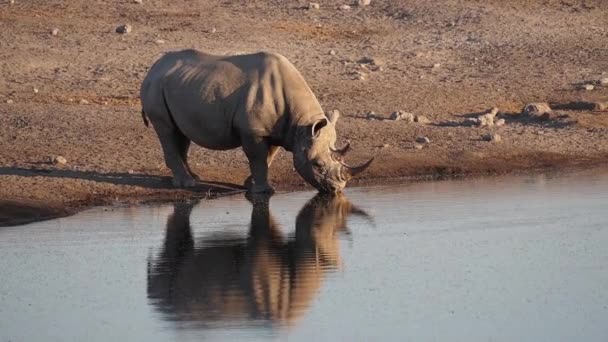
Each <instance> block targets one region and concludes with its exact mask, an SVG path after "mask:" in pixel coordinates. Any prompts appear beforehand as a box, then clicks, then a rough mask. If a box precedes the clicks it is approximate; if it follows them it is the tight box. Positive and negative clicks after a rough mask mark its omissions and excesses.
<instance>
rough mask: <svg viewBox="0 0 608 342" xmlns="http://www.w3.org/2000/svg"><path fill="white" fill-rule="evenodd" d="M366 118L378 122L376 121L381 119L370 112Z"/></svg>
mask: <svg viewBox="0 0 608 342" xmlns="http://www.w3.org/2000/svg"><path fill="white" fill-rule="evenodd" d="M365 118H366V119H368V120H376V119H381V118H380V117H379V116H378V115H377V114H376V113H375V112H374V111H372V110H370V111H369V112H367V114H366V115H365Z"/></svg>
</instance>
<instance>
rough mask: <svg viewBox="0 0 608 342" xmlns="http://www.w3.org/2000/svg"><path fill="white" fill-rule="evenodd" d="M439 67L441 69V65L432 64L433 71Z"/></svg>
mask: <svg viewBox="0 0 608 342" xmlns="http://www.w3.org/2000/svg"><path fill="white" fill-rule="evenodd" d="M439 67H441V64H440V63H435V64H433V69H437V68H439Z"/></svg>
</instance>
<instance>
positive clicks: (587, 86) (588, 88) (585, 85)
mask: <svg viewBox="0 0 608 342" xmlns="http://www.w3.org/2000/svg"><path fill="white" fill-rule="evenodd" d="M581 89H582V90H587V91H591V90H593V89H595V87H594V86H593V84H583V85H582V86H581Z"/></svg>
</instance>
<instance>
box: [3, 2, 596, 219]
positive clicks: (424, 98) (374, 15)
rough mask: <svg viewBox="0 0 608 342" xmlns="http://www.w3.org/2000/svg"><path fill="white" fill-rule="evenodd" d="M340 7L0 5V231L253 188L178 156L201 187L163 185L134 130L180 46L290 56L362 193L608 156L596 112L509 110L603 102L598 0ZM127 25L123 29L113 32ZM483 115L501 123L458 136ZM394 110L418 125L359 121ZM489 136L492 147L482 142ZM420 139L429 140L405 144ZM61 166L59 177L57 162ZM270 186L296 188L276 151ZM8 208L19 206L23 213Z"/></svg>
mask: <svg viewBox="0 0 608 342" xmlns="http://www.w3.org/2000/svg"><path fill="white" fill-rule="evenodd" d="M339 4H341V2H335V1H324V2H322V3H321V8H320V9H319V10H307V9H305V8H304V7H305V6H304V5H305V3H304V2H298V1H231V2H215V1H202V0H201V1H198V0H197V1H185V0H183V1H179V0H178V1H172V2H170V3H169V4H168V3H167V2H165V1H156V0H148V1H146V0H144V2H143V4H136V3H134V2H132V1H127V0H125V1H118V0H117V1H95V2H90V1H84V0H74V1H59V0H55V1H45V2H35V1H25V0H21V1H20V0H17V1H16V3H15V4H14V5H9V4H8V3H0V47H1V48H0V58H1V59H2V61H3V64H2V65H1V66H0V68H1V69H0V71H1V78H0V200H2V202H0V217H1V218H2V220H3V221H2V220H0V222H8V221H10V217H12V216H10V215H14V216H15V217H24V216H27V212H28V210H34V209H31V208H40V207H46V208H60V209H61V208H68V209H69V210H73V209H75V208H76V209H77V208H80V207H83V206H88V205H94V204H112V203H117V202H120V203H122V202H132V201H133V202H139V201H148V200H170V199H176V198H186V197H191V196H199V197H206V196H212V195H214V194H226V193H230V192H233V191H235V190H237V191H238V190H239V189H240V184H242V182H243V180H244V179H245V178H246V176H247V175H248V171H247V164H246V160H245V158H244V155H243V153H242V152H241V151H240V150H234V151H228V152H213V151H206V150H204V149H202V148H193V149H192V151H191V157H190V158H191V160H192V162H191V163H192V167H193V169H194V171H195V172H197V173H199V175H200V176H201V177H202V178H203V179H204V180H205V182H206V183H204V184H200V186H199V187H197V188H196V189H195V190H194V191H185V190H175V189H172V188H171V187H170V185H169V184H170V183H169V181H168V177H167V176H168V175H169V173H168V170H167V169H166V167H165V166H164V163H163V159H162V154H161V150H160V145H159V143H158V141H157V138H156V136H155V135H154V132H153V130H152V129H146V127H145V126H144V125H143V124H142V122H141V116H140V114H139V110H140V107H139V100H138V97H137V96H138V87H139V84H140V82H141V81H142V79H143V77H144V76H145V72H146V70H147V68H148V67H149V66H150V65H151V64H152V63H153V62H154V60H155V59H156V58H158V57H159V56H160V55H161V54H162V53H163V52H164V51H167V50H174V49H181V48H189V47H194V48H198V49H202V50H205V51H208V52H211V53H236V52H250V51H258V50H272V51H276V52H280V53H282V54H284V55H285V56H287V57H288V58H289V59H290V60H291V61H292V62H293V63H294V64H295V65H296V66H297V67H298V68H299V69H300V70H301V72H302V73H303V75H304V76H305V78H306V79H307V80H308V81H309V83H310V85H311V87H312V88H313V90H314V91H315V93H316V94H317V95H318V98H319V100H320V101H321V102H322V104H323V106H324V108H325V109H326V110H330V109H334V108H335V109H339V110H340V111H341V112H342V119H341V120H340V122H339V124H338V133H339V136H340V141H341V142H343V141H345V140H350V141H352V144H353V148H354V151H353V152H352V153H351V154H352V156H350V160H352V161H353V162H354V161H359V160H363V159H364V158H365V157H367V156H369V155H375V156H377V158H376V162H375V163H374V165H373V166H372V167H371V169H370V170H369V171H368V172H366V174H365V175H364V176H363V177H362V178H361V179H359V180H358V182H359V184H367V183H381V182H390V181H395V179H402V178H404V177H406V178H409V179H420V178H429V177H431V178H432V177H449V176H460V175H474V174H488V173H506V172H513V171H527V172H529V171H534V170H543V169H548V168H553V169H555V168H558V169H559V168H566V167H574V168H576V167H579V168H580V167H587V166H590V165H596V164H603V163H606V162H607V161H608V113H607V112H605V111H604V112H602V111H593V110H592V109H585V108H578V109H568V108H565V109H560V110H558V111H557V112H556V113H554V114H555V115H554V116H552V118H550V119H549V120H544V121H541V120H524V119H522V118H521V117H519V116H518V115H516V114H517V113H518V112H519V111H520V110H521V108H522V107H523V105H524V104H525V103H528V102H532V101H546V102H551V103H561V104H565V103H570V102H578V101H592V102H593V101H604V102H605V101H608V87H602V86H599V85H597V84H595V86H594V89H593V90H584V89H582V88H581V85H582V84H587V83H592V82H596V81H597V80H599V79H601V78H605V77H608V74H607V72H608V59H607V58H606V56H608V48H607V47H608V17H607V16H606V15H605V14H606V13H607V11H608V3H606V2H605V1H601V0H597V1H584V2H582V1H581V2H579V1H552V0H549V1H547V0H543V1H540V0H539V1H508V2H506V1H473V0H468V1H460V0H458V1H456V0H448V1H420V0H418V1H413V0H410V1H404V0H402V1H372V4H371V5H370V6H367V7H364V8H360V7H356V6H354V7H353V8H352V9H351V10H349V11H342V10H338V9H337V7H338V5H339ZM123 23H129V24H131V25H132V26H133V30H132V32H131V33H129V34H126V35H120V34H117V33H115V28H116V26H118V25H120V24H123ZM53 28H57V29H58V30H59V31H58V34H57V35H52V34H51V30H52V29H53ZM330 51H333V53H330ZM364 57H372V59H373V60H374V63H369V62H368V61H365V60H364ZM493 106H497V107H498V108H499V110H500V112H501V113H500V114H499V117H501V118H503V119H505V121H506V124H505V125H504V126H501V127H493V128H488V127H475V126H473V127H469V126H467V125H466V123H465V119H466V118H467V117H470V116H473V117H474V116H476V115H477V114H476V113H479V112H482V111H484V110H486V109H488V108H490V107H493ZM396 110H404V111H410V112H413V113H414V114H418V115H424V116H426V117H427V118H428V119H429V120H430V123H428V124H418V123H406V122H403V121H399V122H394V121H388V120H368V119H367V113H368V112H369V111H374V112H375V113H376V115H377V116H379V117H388V116H389V115H390V113H391V112H393V111H396ZM491 132H493V133H498V134H499V135H500V136H501V137H502V141H501V142H486V141H483V140H482V139H481V137H482V135H484V134H486V133H491ZM418 136H426V137H428V138H429V139H430V141H431V142H430V144H427V145H424V146H423V148H422V149H417V148H415V143H414V140H415V139H416V137H418ZM59 155H61V156H63V157H65V158H66V160H67V164H65V165H58V164H54V163H52V160H53V158H55V157H56V156H59ZM271 180H272V182H273V183H274V185H275V186H276V187H277V188H278V190H292V189H301V188H303V187H304V185H303V182H302V180H301V179H300V178H299V177H298V176H297V174H296V173H295V172H294V171H293V169H292V166H291V157H290V155H289V154H288V153H286V152H284V151H283V152H281V154H280V156H279V158H278V160H277V162H276V164H274V165H273V167H272V170H271ZM355 184H357V183H355ZM9 201H10V202H9ZM23 201H26V202H23ZM30 201H35V202H30ZM9 203H10V204H9ZM16 203H30V204H26V205H24V206H22V207H23V208H29V209H23V210H24V211H20V212H17V208H21V207H20V206H18V205H16ZM31 203H36V204H35V205H32V204H31ZM41 203H42V204H41ZM19 210H21V209H19ZM51 211H52V210H51ZM62 213H63V212H62ZM45 215H46V214H45ZM47 216H48V215H47ZM13 222H17V221H13ZM21 222H22V221H21Z"/></svg>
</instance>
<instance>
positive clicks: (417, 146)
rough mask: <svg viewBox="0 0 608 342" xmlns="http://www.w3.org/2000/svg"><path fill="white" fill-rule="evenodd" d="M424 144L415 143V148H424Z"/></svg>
mask: <svg viewBox="0 0 608 342" xmlns="http://www.w3.org/2000/svg"><path fill="white" fill-rule="evenodd" d="M423 147H424V146H422V145H420V144H414V148H415V149H417V150H422V148H423Z"/></svg>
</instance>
